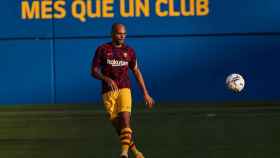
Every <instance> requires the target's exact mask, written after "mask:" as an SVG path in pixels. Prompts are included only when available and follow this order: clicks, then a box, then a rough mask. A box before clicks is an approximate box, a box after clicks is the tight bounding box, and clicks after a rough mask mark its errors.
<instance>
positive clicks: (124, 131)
mask: <svg viewBox="0 0 280 158" xmlns="http://www.w3.org/2000/svg"><path fill="white" fill-rule="evenodd" d="M111 36H112V42H110V43H106V44H103V45H101V46H99V47H98V48H97V49H96V52H95V55H94V58H93V62H92V70H91V71H92V75H93V76H94V77H95V78H97V79H99V80H101V81H102V97H103V102H104V106H105V108H106V111H107V113H108V114H109V118H110V120H111V122H112V124H113V126H114V127H115V129H116V131H117V133H118V135H119V137H120V143H121V155H120V157H121V158H128V150H129V149H130V150H131V151H132V153H133V154H134V155H135V157H136V158H144V156H143V154H142V153H141V152H140V151H139V150H138V149H137V148H136V145H135V143H134V142H133V140H132V138H133V137H132V129H131V127H130V118H131V117H130V115H131V106H132V98H131V90H130V88H131V86H130V79H129V75H128V69H129V68H130V69H131V70H132V72H133V74H134V76H135V77H136V80H137V82H138V84H139V85H140V87H141V90H142V92H143V95H144V100H145V103H146V104H147V106H148V108H152V106H153V105H154V100H153V98H152V97H151V96H150V95H149V93H148V90H147V88H146V86H145V82H144V79H143V77H142V74H141V72H140V70H139V67H138V65H137V60H136V55H135V52H134V50H133V49H132V48H131V47H129V46H127V45H126V44H125V42H124V41H125V38H126V28H125V26H124V25H123V24H120V23H115V24H113V25H112V30H111Z"/></svg>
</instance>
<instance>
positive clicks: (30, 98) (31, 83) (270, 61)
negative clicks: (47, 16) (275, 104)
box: [0, 0, 280, 105]
mask: <svg viewBox="0 0 280 158" xmlns="http://www.w3.org/2000/svg"><path fill="white" fill-rule="evenodd" d="M20 2H21V1H3V2H2V5H1V9H0V13H1V16H2V17H1V18H2V23H1V29H0V49H1V54H0V61H1V62H0V69H1V74H2V75H1V78H0V85H1V88H0V104H1V105H6V104H47V103H94V102H99V101H100V83H99V81H97V80H94V79H93V78H92V77H91V76H90V66H91V60H92V57H93V55H94V51H95V49H96V47H97V46H98V45H100V44H102V43H104V42H107V41H110V38H109V32H110V27H111V24H112V23H113V22H123V23H125V24H126V25H127V30H128V34H129V37H128V39H127V43H128V44H129V45H131V46H132V47H134V48H135V50H136V53H137V56H138V60H139V61H138V62H139V65H140V68H141V70H142V73H143V76H144V78H145V80H146V84H147V86H148V89H149V90H150V93H151V95H152V96H154V97H155V99H156V101H159V102H164V101H176V102H190V101H191V102H212V101H215V102H219V101H279V99H280V93H279V92H278V90H279V89H280V84H278V83H279V80H280V73H279V70H278V69H279V67H280V63H279V61H278V60H279V58H280V54H279V52H278V51H279V50H280V44H279V43H280V21H279V16H280V9H279V8H278V6H279V5H280V1H278V0H267V1H265V2H264V1H262V0H245V1H244V0H236V1H230V0H225V1H220V0H210V2H209V3H210V5H209V8H210V13H209V15H208V16H202V17H197V16H196V17H157V16H155V15H154V14H153V13H151V16H150V17H139V18H136V17H134V18H122V17H120V15H118V13H117V12H118V11H116V16H115V17H114V18H113V19H110V18H100V19H87V21H86V22H84V23H83V22H80V21H78V20H77V19H74V18H73V17H71V16H69V15H68V16H66V17H65V18H64V19H60V20H22V19H21V17H20V16H21V10H20V5H21V4H20ZM69 4H70V3H67V10H70V6H69ZM175 4H176V6H175V7H177V8H178V7H179V4H178V3H175ZM151 5H152V7H153V4H151ZM116 6H117V4H116ZM116 8H117V7H116ZM233 72H235V73H240V74H241V75H243V76H244V78H245V80H246V87H245V89H244V91H243V92H242V93H240V94H234V93H232V92H230V91H229V90H227V89H226V88H225V78H226V76H227V75H228V74H230V73H233ZM132 78H133V77H132ZM133 94H134V96H135V101H139V100H141V99H142V96H141V94H140V91H139V89H138V87H137V85H136V82H135V80H134V79H133Z"/></svg>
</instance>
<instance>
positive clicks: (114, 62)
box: [107, 59, 128, 66]
mask: <svg viewBox="0 0 280 158" xmlns="http://www.w3.org/2000/svg"><path fill="white" fill-rule="evenodd" d="M107 64H109V65H112V66H126V65H128V62H127V61H122V60H115V59H113V60H110V59H107Z"/></svg>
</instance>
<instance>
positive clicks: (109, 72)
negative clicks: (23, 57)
mask: <svg viewBox="0 0 280 158" xmlns="http://www.w3.org/2000/svg"><path fill="white" fill-rule="evenodd" d="M135 66H136V55H135V52H134V50H133V49H132V48H131V47H129V46H127V45H123V46H122V47H120V48H117V47H114V46H113V45H112V43H106V44H103V45H101V46H99V47H98V48H97V49H96V52H95V55H94V58H93V62H92V72H93V69H94V68H96V67H98V68H100V69H101V72H102V74H103V75H105V76H107V77H109V78H111V79H112V80H114V81H115V83H116V84H117V86H118V88H119V89H120V88H130V79H129V76H128V68H130V69H133V68H134V67H135ZM93 75H94V76H95V77H96V76H97V75H96V74H93ZM110 90H111V89H110V87H109V86H108V85H107V84H106V83H105V82H104V81H103V82H102V93H105V92H108V91H110Z"/></svg>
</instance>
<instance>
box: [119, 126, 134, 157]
mask: <svg viewBox="0 0 280 158" xmlns="http://www.w3.org/2000/svg"><path fill="white" fill-rule="evenodd" d="M131 135H132V130H131V129H130V128H123V129H122V130H121V133H120V142H121V149H122V152H128V149H129V146H130V143H131Z"/></svg>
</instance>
